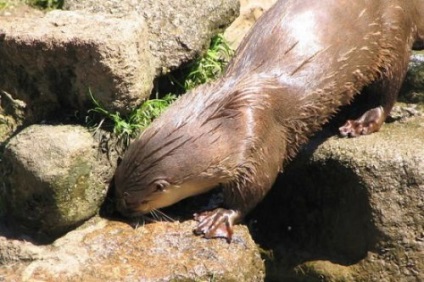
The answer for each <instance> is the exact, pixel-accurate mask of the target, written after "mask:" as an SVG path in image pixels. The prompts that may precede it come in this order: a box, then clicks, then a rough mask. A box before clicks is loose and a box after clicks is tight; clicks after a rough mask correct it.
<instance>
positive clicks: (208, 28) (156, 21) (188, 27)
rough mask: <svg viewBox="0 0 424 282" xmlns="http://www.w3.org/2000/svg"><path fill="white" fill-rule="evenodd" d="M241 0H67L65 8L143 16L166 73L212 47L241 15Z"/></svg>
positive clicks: (161, 71) (159, 70) (161, 69)
mask: <svg viewBox="0 0 424 282" xmlns="http://www.w3.org/2000/svg"><path fill="white" fill-rule="evenodd" d="M239 5H240V4H239V1H237V0H214V1H204V0H179V1H169V0H144V1H132V0H126V1H116V0H107V1H96V0H67V1H65V5H64V9H69V10H84V11H89V12H93V13H110V14H113V15H114V16H117V17H124V16H126V15H128V14H130V13H134V12H135V13H137V14H140V15H141V16H143V18H144V19H145V20H146V24H147V25H148V27H149V38H148V41H145V42H144V44H146V45H148V46H149V48H150V50H151V52H152V55H153V57H154V58H155V60H156V61H155V65H154V67H155V69H156V73H157V74H166V73H167V72H168V71H169V70H172V69H175V68H177V67H178V66H180V65H181V64H183V63H186V62H188V61H190V60H192V59H193V58H195V57H196V56H198V55H199V54H200V53H202V52H203V51H205V50H206V48H207V47H208V46H209V42H210V38H211V37H213V36H214V35H215V34H217V33H218V32H220V31H223V30H224V28H225V27H227V26H228V25H229V24H230V23H231V22H232V21H233V20H234V19H235V18H236V17H237V16H238V14H239V7H240V6H239Z"/></svg>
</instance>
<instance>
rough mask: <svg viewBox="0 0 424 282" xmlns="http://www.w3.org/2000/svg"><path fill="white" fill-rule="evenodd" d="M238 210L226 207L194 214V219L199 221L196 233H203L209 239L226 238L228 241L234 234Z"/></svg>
mask: <svg viewBox="0 0 424 282" xmlns="http://www.w3.org/2000/svg"><path fill="white" fill-rule="evenodd" d="M236 217H237V212H235V211H233V210H226V209H222V208H220V209H216V210H213V211H206V212H202V213H200V214H197V213H196V214H194V219H195V220H196V221H198V222H199V224H198V225H197V227H196V228H195V229H194V230H193V232H194V234H196V235H203V236H204V237H205V238H207V239H211V238H225V239H226V240H227V242H228V243H230V242H231V239H232V236H233V223H234V220H235V218H236Z"/></svg>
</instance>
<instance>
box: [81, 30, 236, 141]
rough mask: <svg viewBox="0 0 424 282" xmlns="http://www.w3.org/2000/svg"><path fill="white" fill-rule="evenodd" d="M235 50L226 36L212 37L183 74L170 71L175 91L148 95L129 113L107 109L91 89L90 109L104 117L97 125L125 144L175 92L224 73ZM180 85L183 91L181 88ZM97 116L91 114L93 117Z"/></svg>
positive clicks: (160, 110)
mask: <svg viewBox="0 0 424 282" xmlns="http://www.w3.org/2000/svg"><path fill="white" fill-rule="evenodd" d="M232 55H233V50H231V48H230V47H229V45H228V44H227V42H226V41H225V39H224V37H223V36H222V35H221V34H219V35H217V36H215V37H214V38H212V40H211V44H210V47H209V49H208V50H207V51H206V52H205V54H204V55H203V56H201V57H199V58H198V59H197V60H195V61H193V62H192V63H190V64H189V65H188V66H186V67H185V68H183V69H182V70H181V73H182V75H181V76H178V78H177V77H176V76H173V75H168V78H169V79H170V80H171V81H172V82H173V85H175V87H176V88H175V89H174V91H171V93H168V94H166V95H164V97H163V98H156V99H149V100H147V101H145V102H144V103H143V104H142V105H141V106H140V107H138V108H135V109H133V110H132V111H131V112H130V114H128V115H126V116H123V115H121V114H120V113H118V112H115V113H112V112H110V111H108V110H106V109H105V107H104V106H103V105H101V104H100V103H99V102H98V101H97V100H96V99H95V93H91V91H89V92H90V96H91V99H92V101H93V104H94V108H93V109H91V110H90V111H89V113H94V114H99V115H100V118H101V121H100V122H92V124H94V126H97V127H100V126H102V127H103V128H106V129H110V128H109V126H110V127H111V128H112V130H111V131H112V132H113V133H114V135H115V136H116V137H117V138H118V140H121V141H122V142H123V143H124V144H125V145H128V144H129V140H130V139H131V138H134V137H135V136H137V135H138V134H139V133H140V132H141V131H143V130H144V129H145V128H146V127H147V126H148V125H149V124H150V123H151V122H152V121H153V120H154V119H155V118H156V117H158V116H159V115H160V114H161V113H162V112H163V111H164V110H165V109H166V108H167V107H168V106H169V105H170V104H172V102H174V101H175V100H176V98H177V95H176V94H175V93H181V92H183V93H184V92H186V91H187V90H190V89H192V88H194V87H196V86H198V85H200V84H203V83H207V82H209V81H211V80H213V79H215V78H217V77H218V76H219V75H221V73H222V71H223V70H224V68H225V66H226V65H227V63H228V61H229V60H230V58H231V56H232ZM181 89H182V90H183V91H181ZM93 120H98V117H91V121H93Z"/></svg>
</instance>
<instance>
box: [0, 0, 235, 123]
mask: <svg viewBox="0 0 424 282" xmlns="http://www.w3.org/2000/svg"><path fill="white" fill-rule="evenodd" d="M110 3H114V5H117V6H118V7H122V9H121V10H122V12H121V13H119V12H117V13H116V14H113V13H114V12H115V10H113V9H112V10H107V9H106V8H102V7H107V5H108V4H110ZM125 3H127V4H128V5H126V4H125ZM130 3H131V4H130ZM172 3H173V4H172V5H170V4H169V1H157V0H155V1H128V2H126V1H119V2H118V1H112V2H108V1H81V2H79V3H78V2H75V3H74V5H72V1H69V3H68V5H67V7H68V8H69V9H77V8H81V7H83V8H84V11H52V12H49V13H47V14H46V16H45V17H33V18H31V17H29V18H22V17H7V18H6V17H2V18H0V73H1V74H2V75H1V76H0V89H1V90H3V91H6V92H7V93H9V95H11V96H12V97H13V99H17V100H21V101H22V102H23V103H25V104H26V112H25V116H24V119H25V120H27V121H30V122H38V121H40V120H43V119H51V118H57V116H58V114H59V115H60V116H62V117H63V116H64V115H66V114H74V112H75V111H79V112H81V113H82V114H85V112H86V110H87V109H89V108H92V107H93V101H92V97H91V96H90V94H89V92H90V91H91V93H92V94H93V96H94V97H93V98H95V99H96V100H97V101H98V102H100V104H101V105H102V106H103V107H104V108H106V109H108V110H109V111H112V112H115V111H118V112H120V113H128V112H129V111H130V110H131V109H132V108H134V107H135V106H137V105H139V104H141V102H142V101H143V100H144V99H146V98H148V97H149V96H150V94H151V92H152V88H153V81H154V79H155V77H156V76H158V75H160V74H164V73H167V72H168V71H169V70H170V69H174V68H176V67H178V66H180V65H181V64H183V63H186V62H188V61H190V60H192V59H194V58H195V57H196V56H197V55H199V54H200V53H202V52H203V51H205V50H206V48H207V47H208V45H209V42H210V38H211V37H212V36H214V35H215V34H217V33H218V32H219V31H221V30H223V28H224V27H226V26H227V25H229V24H230V23H231V21H232V20H233V19H234V18H235V17H236V16H237V14H238V7H239V5H238V1H236V0H221V1H206V2H205V1H201V0H197V1H175V2H172ZM125 7H127V8H125ZM121 10H120V11H121ZM97 11H100V12H103V13H95V12H97ZM106 12H111V13H112V14H110V13H106ZM99 27H101V28H99ZM4 103H5V102H4V101H2V102H1V107H2V108H5V107H7V105H4Z"/></svg>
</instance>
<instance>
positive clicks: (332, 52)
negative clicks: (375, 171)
mask: <svg viewBox="0 0 424 282" xmlns="http://www.w3.org/2000/svg"><path fill="white" fill-rule="evenodd" d="M423 46H424V0H408V1H406V0H393V1H387V0H357V1H344V0H322V1H313V0H296V1H294V0H280V1H278V2H277V3H276V4H275V5H274V6H273V7H272V8H270V9H269V10H268V11H267V12H266V13H264V15H263V16H262V17H261V18H260V19H259V20H258V22H257V23H256V24H255V25H254V27H253V28H252V29H251V31H250V32H249V34H248V35H247V36H246V37H245V38H244V39H243V41H242V43H241V45H240V46H239V48H238V49H237V50H236V53H235V56H234V57H233V59H232V60H231V62H230V63H229V65H228V67H227V69H226V71H225V73H224V74H223V75H222V77H221V78H219V79H218V80H216V81H215V82H213V83H211V84H209V85H203V86H200V87H198V88H196V89H195V90H194V91H192V92H190V93H188V94H185V95H183V96H182V97H180V98H179V99H178V100H177V101H176V102H175V103H174V104H173V105H171V106H170V107H169V108H168V109H167V110H166V111H165V113H163V114H162V115H161V116H160V117H159V118H158V119H156V120H155V121H154V122H153V123H152V124H151V125H150V126H149V127H148V128H147V129H146V130H145V131H144V132H143V133H142V134H141V135H140V136H139V138H138V139H137V140H136V141H134V142H133V143H132V144H131V145H130V146H129V148H128V150H127V152H126V153H125V155H124V157H123V159H122V162H121V163H120V165H119V166H118V168H117V170H116V173H115V194H116V197H117V209H118V210H119V211H120V212H121V213H122V214H124V215H129V216H138V215H143V214H146V213H149V212H151V211H154V210H156V209H160V208H162V207H166V206H169V205H172V204H174V203H176V202H178V201H180V200H182V199H184V198H187V197H190V196H194V195H197V194H200V193H204V192H207V191H209V190H211V189H213V188H215V187H222V190H223V193H224V206H223V207H220V208H217V209H215V210H210V211H205V212H201V213H199V214H195V215H194V217H195V220H196V221H198V225H197V227H196V228H195V230H194V233H195V234H198V235H202V236H204V237H205V238H217V237H221V238H226V239H227V240H228V241H231V238H232V234H233V230H232V227H233V225H234V224H236V223H239V222H240V221H241V220H242V219H243V217H244V216H245V215H246V214H247V213H248V212H249V211H250V210H252V209H253V208H254V207H255V206H256V205H257V204H258V202H260V201H261V200H262V199H263V198H264V196H265V195H266V194H267V192H268V191H269V190H270V188H271V186H272V185H273V183H274V181H275V179H276V177H277V175H278V173H279V172H281V171H282V169H283V167H284V165H285V164H286V163H287V162H288V161H289V160H290V159H292V158H293V157H294V156H295V155H296V153H297V151H298V150H299V147H300V146H301V145H302V144H305V143H306V142H307V141H308V138H310V137H311V135H313V134H314V133H315V132H317V131H318V130H319V129H321V127H322V126H323V125H324V124H325V123H326V122H327V121H328V120H329V119H330V118H331V117H332V116H333V115H334V114H335V113H337V112H338V111H339V109H340V107H341V106H344V105H347V104H349V103H350V102H351V101H352V100H353V98H354V97H355V96H356V95H357V94H360V93H361V90H363V89H364V88H365V87H366V88H367V91H368V92H371V93H370V94H371V95H372V97H373V99H372V100H373V101H374V102H373V103H370V104H369V105H368V108H364V109H363V115H362V116H360V117H359V118H358V119H355V120H348V121H347V122H346V123H345V124H344V125H343V126H342V127H340V133H341V135H342V136H350V137H355V136H359V135H364V134H370V133H372V132H375V131H378V130H379V128H380V127H381V125H382V123H383V122H384V120H385V118H386V116H387V115H388V114H389V112H390V110H391V108H392V106H393V104H394V102H395V100H396V97H397V94H398V92H399V89H400V87H401V84H402V81H403V79H404V76H405V73H406V70H407V65H408V61H409V56H410V53H411V49H412V48H415V49H421V48H422V47H423Z"/></svg>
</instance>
